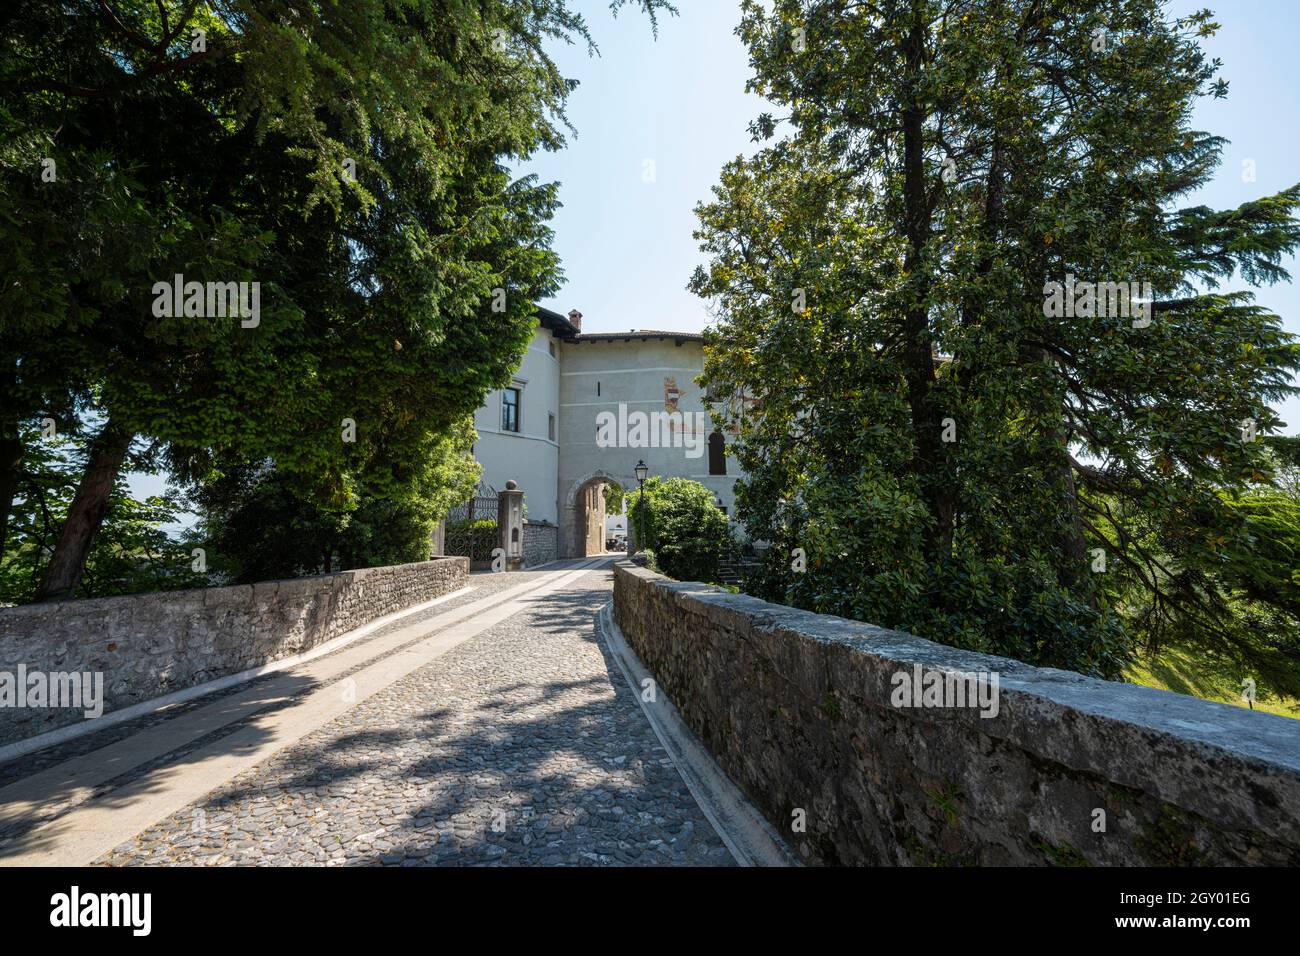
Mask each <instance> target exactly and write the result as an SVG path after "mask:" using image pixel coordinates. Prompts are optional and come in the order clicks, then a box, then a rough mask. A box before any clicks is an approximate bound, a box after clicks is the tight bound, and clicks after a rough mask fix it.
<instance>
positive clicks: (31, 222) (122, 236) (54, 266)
mask: <svg viewBox="0 0 1300 956" xmlns="http://www.w3.org/2000/svg"><path fill="white" fill-rule="evenodd" d="M625 2H626V0H615V2H614V3H612V4H611V7H612V9H614V10H615V11H617V10H618V9H619V8H621V7H622V6H624V4H625ZM636 5H637V6H639V7H640V8H642V9H643V10H645V11H647V12H648V13H649V14H650V16H651V19H652V22H653V20H654V17H655V15H656V13H657V12H663V11H671V9H672V8H671V6H670V5H669V4H667V3H666V2H664V0H638V3H637V4H636ZM4 26H5V36H6V42H5V45H4V47H3V48H0V86H2V87H3V88H4V89H5V90H6V91H8V92H7V94H6V97H5V101H4V103H3V110H2V111H0V139H2V140H3V141H5V142H6V143H7V144H9V145H7V146H6V148H5V151H4V153H3V155H2V156H0V176H3V177H4V183H3V185H4V188H3V189H0V226H2V228H3V229H4V233H3V234H2V235H0V243H2V244H3V251H4V252H5V253H6V258H8V257H9V256H10V255H12V256H13V257H14V258H15V259H16V261H17V262H18V264H19V275H20V277H21V278H22V280H23V281H22V285H23V287H24V288H25V289H35V290H37V291H36V294H35V295H34V296H33V299H34V301H32V302H30V303H29V302H27V301H26V300H25V299H24V298H23V297H21V296H18V295H16V294H13V293H10V292H6V293H5V295H4V296H3V297H0V306H2V307H3V308H4V312H3V314H0V360H2V361H3V363H4V366H3V368H0V389H4V390H5V391H4V394H2V395H0V407H3V408H4V409H5V410H6V413H9V412H10V410H11V409H12V410H13V415H12V417H11V418H9V419H7V420H5V421H3V422H0V425H3V428H0V439H3V442H4V444H3V447H0V474H2V475H3V476H4V481H3V482H2V483H0V499H4V496H5V495H6V494H7V491H6V488H7V487H8V486H9V485H11V484H12V482H13V481H14V480H15V476H16V474H17V468H18V467H19V466H18V464H17V462H19V461H20V459H21V454H22V449H21V448H20V447H18V446H17V445H16V444H15V442H14V436H15V435H16V434H17V430H16V426H14V424H13V423H14V422H15V421H21V420H24V419H27V418H30V417H33V416H35V415H37V414H38V413H39V412H41V411H43V410H45V409H46V406H47V404H48V403H49V402H51V401H54V400H56V399H59V398H61V397H63V396H68V395H72V396H74V397H75V399H76V401H79V402H81V403H82V405H81V407H82V408H83V409H86V408H88V409H89V410H90V411H91V412H92V413H93V418H94V420H95V421H96V422H98V423H100V424H99V425H98V427H97V433H96V435H95V438H94V441H93V442H92V445H91V453H90V455H89V458H88V461H87V468H86V471H85V474H84V475H83V479H82V481H81V482H80V483H79V485H78V488H77V492H76V493H75V495H74V497H73V500H72V502H71V504H70V506H69V509H68V514H67V519H66V520H65V522H64V525H63V527H62V530H61V532H60V536H59V539H58V541H57V542H56V544H55V547H54V552H53V555H52V557H51V560H50V563H49V567H48V568H47V570H46V572H45V576H44V581H43V583H42V586H41V588H40V594H41V596H42V597H47V598H48V597H57V596H64V595H68V594H71V593H72V592H73V591H74V590H75V589H76V586H77V583H78V579H79V576H80V573H81V569H82V568H83V567H84V564H85V559H86V556H87V555H88V554H89V552H90V550H91V548H92V547H93V543H94V538H95V535H96V533H97V531H98V529H99V527H100V524H101V523H102V521H103V518H104V515H105V514H106V508H107V504H106V503H107V501H108V498H109V497H110V495H111V488H112V487H113V482H114V479H115V476H116V475H117V474H118V473H119V472H120V471H121V469H122V465H123V462H124V461H125V460H126V458H127V456H128V453H129V451H130V449H131V447H132V444H133V442H134V441H135V440H136V439H137V437H138V438H142V439H144V440H145V441H147V442H149V443H151V444H154V445H156V446H157V447H158V448H159V449H160V450H161V451H163V452H165V454H166V456H167V464H168V466H169V467H170V469H171V470H172V471H173V473H175V474H176V475H178V476H179V477H180V478H181V479H182V480H187V481H192V480H196V479H198V478H199V477H201V476H203V475H206V474H208V473H210V472H211V471H213V469H214V468H220V467H227V466H229V464H230V463H231V462H241V461H242V462H260V461H264V460H268V459H269V460H273V461H274V462H275V466H276V468H277V470H279V471H281V472H283V473H284V474H285V475H286V476H288V477H289V478H290V480H291V481H292V482H293V483H294V484H295V494H296V495H298V497H300V498H303V499H304V500H305V499H310V500H312V501H314V502H316V503H317V504H319V505H320V506H321V507H323V508H327V509H335V510H347V509H348V508H351V507H354V506H355V505H356V503H357V502H358V501H359V500H361V499H362V498H363V497H367V496H368V497H379V498H383V497H387V498H391V499H393V500H394V501H397V500H401V499H404V498H410V499H412V500H414V498H418V497H419V495H420V492H419V491H418V484H419V475H420V474H421V473H422V457H421V456H422V455H423V454H424V453H425V452H426V451H427V450H428V448H429V447H430V446H431V444H433V443H435V442H437V441H438V440H440V438H441V437H442V436H443V435H445V434H446V433H447V432H448V431H449V430H450V429H451V428H452V427H453V425H454V423H456V422H458V421H460V420H461V419H463V418H464V416H465V415H466V414H468V413H470V412H472V410H473V409H474V408H476V407H477V406H478V404H479V403H480V402H481V400H482V398H483V396H484V394H485V393H486V391H487V390H488V389H489V388H491V387H493V386H496V385H500V384H501V383H502V382H504V380H505V379H506V377H507V376H508V375H509V373H510V370H511V369H512V368H513V367H514V366H515V365H516V364H517V361H518V359H519V358H520V357H521V355H522V353H523V350H524V349H525V348H526V344H527V341H528V339H529V336H530V334H531V329H532V326H533V323H534V321H535V320H534V316H533V306H532V302H533V301H534V300H535V299H536V298H537V297H539V296H544V295H546V294H549V293H550V292H552V291H554V289H555V288H556V287H557V283H558V280H559V271H558V264H557V261H556V257H555V255H554V254H553V253H552V252H551V251H550V249H549V243H550V231H549V229H548V227H547V226H546V221H547V219H548V218H549V217H550V215H551V213H552V212H553V210H554V207H555V189H554V186H553V185H546V184H539V183H537V182H535V181H533V180H532V179H531V178H524V179H520V180H513V181H512V179H511V177H510V175H509V173H508V172H507V170H506V168H505V161H508V160H511V159H518V158H523V157H527V156H529V155H530V154H532V153H533V152H534V151H535V150H538V149H554V148H559V147H560V146H561V145H562V144H563V142H564V138H563V135H562V128H563V126H564V124H565V120H564V112H563V108H564V103H565V100H566V97H567V95H568V93H569V92H570V90H571V88H572V84H571V83H570V82H569V81H567V80H565V79H564V78H563V77H562V76H561V74H560V73H559V71H558V69H557V68H556V66H555V64H554V63H553V62H552V61H551V60H550V59H549V57H548V56H547V55H546V53H545V51H544V49H543V41H545V40H551V39H559V40H569V39H572V38H574V37H577V38H579V39H583V40H587V41H588V42H590V40H589V36H588V32H587V27H586V24H585V22H584V21H583V19H582V18H581V17H580V16H579V15H577V14H575V13H573V12H572V11H571V10H569V9H568V7H567V5H566V4H565V2H564V0H528V2H522V0H490V2H484V3H477V4H453V5H451V6H450V7H448V5H446V4H444V3H441V2H436V0H416V2H412V3H407V4H403V5H401V6H400V7H395V6H393V5H392V4H390V3H387V2H384V0H356V2H351V3H348V4H346V5H342V6H340V5H338V4H332V3H305V4H304V3H296V2H287V0H272V2H260V0H259V2H252V0H229V2H216V3H210V4H194V3H187V2H181V0H162V2H152V0H123V2H120V3H116V4H105V3H99V2H93V0H72V2H70V3H66V4H60V5H56V6H52V5H49V4H45V3H40V2H36V0H19V2H17V3H15V4H11V5H10V8H9V9H8V11H7V19H6V21H5V23H4ZM46 160H49V161H51V162H52V163H53V167H47V165H46V163H45V161H46ZM48 168H54V169H56V170H57V175H56V177H55V178H53V179H47V178H46V176H45V175H44V174H45V172H46V170H47V169H48ZM175 275H182V276H184V277H185V279H186V281H199V282H223V283H225V282H248V283H254V282H256V283H260V289H261V303H260V315H259V316H257V317H255V321H251V322H250V321H245V320H247V319H248V318H249V317H248V316H243V315H241V316H240V317H237V318H232V317H231V316H228V315H226V316H213V315H210V314H205V315H202V316H197V315H179V316H177V315H166V314H162V315H160V314H158V312H157V310H156V306H157V305H158V299H157V292H156V291H155V284H156V283H158V282H160V281H164V282H165V281H168V280H171V279H172V277H173V276H175ZM33 332H36V333H38V335H39V338H38V341H37V343H36V344H33V336H32V333H33ZM46 353H48V358H47V357H46ZM34 356H39V357H41V358H42V361H39V362H37V361H33V357H34ZM29 369H30V370H32V371H33V372H34V371H38V370H48V371H50V373H51V374H50V377H49V378H48V379H47V378H44V377H39V378H38V377H35V376H33V375H32V374H29ZM5 500H9V499H4V500H0V505H3V504H5ZM0 517H3V516H0Z"/></svg>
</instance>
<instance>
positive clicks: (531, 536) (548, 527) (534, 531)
mask: <svg viewBox="0 0 1300 956" xmlns="http://www.w3.org/2000/svg"><path fill="white" fill-rule="evenodd" d="M559 556H560V529H559V527H558V526H556V525H553V524H544V523H536V524H534V523H533V522H528V523H527V524H525V525H524V566H525V567H529V568H532V567H536V566H537V565H539V564H546V563H547V562H548V561H554V560H556V559H557V558H559Z"/></svg>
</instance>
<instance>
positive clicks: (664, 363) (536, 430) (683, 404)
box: [474, 308, 737, 564]
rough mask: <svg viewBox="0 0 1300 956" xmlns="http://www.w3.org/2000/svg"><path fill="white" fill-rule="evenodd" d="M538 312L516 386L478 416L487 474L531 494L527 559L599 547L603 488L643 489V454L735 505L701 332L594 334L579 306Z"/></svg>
mask: <svg viewBox="0 0 1300 956" xmlns="http://www.w3.org/2000/svg"><path fill="white" fill-rule="evenodd" d="M538 320H539V322H538V328H537V331H536V333H535V334H534V335H533V339H532V342H531V343H529V346H528V351H527V352H526V353H525V355H524V358H523V361H522V362H520V364H519V367H518V369H517V370H516V371H515V373H514V376H513V378H512V380H511V382H510V384H509V385H508V386H506V387H505V388H501V389H497V390H495V391H493V392H490V393H489V394H488V396H487V400H486V401H485V402H484V404H483V406H482V407H481V408H480V409H479V410H478V412H477V413H476V414H475V417H474V424H475V426H476V427H477V429H478V435H479V437H478V441H477V443H476V444H475V446H474V455H475V457H476V458H477V459H478V461H479V462H480V463H481V464H482V465H483V479H482V480H483V482H484V483H485V484H486V485H488V486H490V487H492V488H494V489H498V490H499V489H501V488H504V487H505V483H506V481H507V480H509V479H513V480H514V481H516V482H517V483H518V485H519V487H520V488H521V489H523V491H524V493H525V496H526V497H525V502H526V505H527V508H528V521H529V529H528V531H529V534H528V535H527V536H526V537H527V538H529V539H532V542H533V544H532V546H531V550H532V552H533V553H532V554H530V555H529V561H528V563H529V564H535V563H540V562H541V561H543V560H550V559H552V558H555V557H585V556H587V555H591V554H599V553H601V552H602V551H603V550H604V548H605V540H606V522H605V506H604V486H605V485H607V484H609V483H611V482H612V483H616V484H618V485H619V486H621V487H622V488H623V489H624V491H625V492H627V493H628V494H629V495H634V494H635V493H636V489H637V481H636V475H635V473H634V469H635V467H636V465H637V463H638V462H639V461H644V462H645V464H646V466H647V469H648V472H649V474H650V475H651V476H660V477H683V478H690V479H692V480H694V481H698V482H700V483H701V484H703V485H705V486H706V487H707V488H709V490H710V491H712V492H713V494H714V496H715V497H716V498H717V500H718V502H719V504H720V506H721V507H723V508H725V509H726V510H727V511H728V513H730V512H731V511H732V510H733V505H734V497H733V485H734V484H735V481H736V475H737V472H736V466H735V461H734V460H732V459H729V458H728V457H727V456H726V453H725V445H726V441H725V438H724V436H723V435H722V434H721V433H720V432H718V431H717V430H716V429H715V428H714V426H713V424H712V422H711V421H710V420H709V417H708V406H707V404H706V403H705V401H704V398H705V396H704V395H703V392H702V389H701V388H700V386H698V385H696V384H695V378H696V376H698V375H699V374H700V373H701V372H702V371H703V369H704V337H703V336H702V335H700V334H699V333H694V332H663V331H647V330H638V331H633V332H598V333H584V332H583V331H582V313H580V312H578V311H576V310H575V311H572V312H570V313H569V314H568V316H563V315H560V314H559V313H556V312H552V311H550V310H549V309H541V308H539V309H538ZM634 523H635V522H630V524H634ZM628 534H629V537H630V539H632V540H633V541H634V540H635V528H631V527H629V528H628Z"/></svg>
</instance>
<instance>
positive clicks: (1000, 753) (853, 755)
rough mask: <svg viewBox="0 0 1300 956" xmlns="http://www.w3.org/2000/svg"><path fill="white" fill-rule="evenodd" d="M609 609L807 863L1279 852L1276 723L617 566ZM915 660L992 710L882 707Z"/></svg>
mask: <svg viewBox="0 0 1300 956" xmlns="http://www.w3.org/2000/svg"><path fill="white" fill-rule="evenodd" d="M614 616H615V620H616V621H617V622H618V625H619V627H620V628H621V630H622V632H623V634H624V636H625V637H626V639H627V641H628V643H629V645H630V646H631V647H632V648H633V649H634V650H635V651H636V653H637V654H638V655H639V656H640V658H641V660H642V661H643V662H644V663H645V666H646V667H647V668H648V669H649V671H650V672H651V673H652V674H654V675H655V679H656V680H657V682H658V684H659V687H660V688H661V689H662V691H663V692H664V694H666V695H667V697H668V699H670V700H671V701H672V703H673V704H674V705H675V706H676V707H677V709H678V710H679V712H680V713H681V715H682V718H683V719H684V720H685V721H686V723H687V724H688V725H689V726H690V727H691V728H692V730H693V731H694V732H695V733H696V734H697V735H698V736H699V737H700V739H701V740H702V741H703V743H704V744H705V745H706V746H707V747H708V748H709V749H710V750H711V751H712V753H713V755H714V757H715V758H716V759H717V761H718V763H719V765H720V766H721V767H722V769H723V770H724V771H725V772H726V773H727V774H728V775H729V776H730V777H731V779H732V780H733V781H734V782H735V783H736V784H737V785H738V786H739V787H740V788H741V789H742V790H744V791H745V793H746V794H747V795H748V796H749V798H750V799H751V800H752V801H753V802H754V804H755V806H757V807H758V808H759V809H760V810H761V811H762V812H763V813H764V814H765V815H766V816H767V817H768V819H769V820H770V821H771V822H772V824H773V825H774V826H775V827H776V828H777V830H778V832H781V833H782V834H784V836H785V837H786V839H787V841H788V842H789V843H790V845H791V846H792V847H794V848H795V850H796V852H798V853H799V854H800V855H801V857H802V858H803V859H805V860H806V861H807V862H809V863H824V864H857V865H975V864H978V865H1022V864H1031V865H1032V864H1048V865H1085V866H1086V865H1133V864H1142V865H1170V866H1193V865H1289V866H1297V865H1300V722H1297V721H1295V720H1291V719H1289V718H1286V717H1279V716H1275V715H1272V714H1266V713H1262V712H1252V711H1249V710H1246V709H1242V708H1237V707H1231V706H1228V705H1225V704H1217V703H1211V702H1208V701H1203V700H1198V699H1195V698H1191V697H1186V696H1183V695H1179V694H1173V693H1169V692H1166V691H1159V690H1153V689H1150V688H1145V687H1139V686H1135V685H1130V684H1119V683H1110V682H1107V681H1100V680H1094V679H1091V678H1088V677H1083V676H1081V675H1079V674H1075V673H1071V672H1067V671H1061V670H1053V669H1048V668H1040V667H1032V666H1030V665H1027V664H1023V663H1020V662H1018V661H1012V660H1008V659H1006V658H999V657H991V656H988V655H984V654H975V653H970V652H967V651H961V650H957V649H954V648H950V647H945V646H943V645H940V644H935V643H933V642H931V641H927V640H923V639H921V638H918V637H915V636H913V635H910V634H904V633H901V632H898V631H888V630H883V629H881V628H877V627H873V626H871V625H868V624H863V623H860V622H856V621H849V620H845V619H843V618H838V617H831V616H829V615H820V614H812V613H809V612H806V611H799V610H795V609H792V608H787V607H783V606H781V605H776V604H769V603H767V602H765V601H760V600H758V599H756V598H752V597H749V596H747V595H736V594H731V593H729V592H725V591H721V590H719V589H717V588H713V587H709V586H706V585H702V584H688V583H679V582H675V581H671V580H669V579H667V578H664V577H662V576H661V575H658V574H654V573H652V572H650V571H647V570H645V569H643V568H639V567H635V566H633V565H632V564H630V563H629V562H620V563H619V564H618V566H617V567H616V571H615V579H614ZM917 665H919V666H920V668H921V672H920V673H921V674H929V673H931V672H934V671H939V672H942V673H962V672H965V673H971V672H973V673H980V672H984V673H996V674H997V675H999V677H998V679H999V689H1000V693H999V696H998V704H999V706H998V710H997V715H996V716H993V717H982V716H980V712H979V711H978V710H977V709H974V708H970V707H951V706H949V707H931V708H924V707H923V708H911V707H896V706H894V703H895V702H896V699H895V696H894V695H895V688H896V687H897V686H898V682H897V679H896V678H895V676H894V675H896V674H899V673H904V674H907V673H913V674H914V673H916V671H915V668H916V666H917ZM990 710H991V708H990ZM799 811H803V819H804V820H805V821H806V829H805V831H804V832H798V831H797V830H796V829H795V828H794V825H795V823H796V821H797V820H798V819H799V817H800V814H799ZM1097 811H1102V812H1103V813H1104V817H1103V816H1102V815H1101V814H1099V813H1098V812H1097ZM1103 822H1104V832H1101V831H1100V829H1099V826H1100V825H1101V824H1102V823H1103Z"/></svg>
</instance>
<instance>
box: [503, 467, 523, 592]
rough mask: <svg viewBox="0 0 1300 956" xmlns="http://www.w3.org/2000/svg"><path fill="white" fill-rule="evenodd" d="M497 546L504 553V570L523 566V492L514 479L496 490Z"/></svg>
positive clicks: (516, 569)
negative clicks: (502, 489) (501, 489)
mask: <svg viewBox="0 0 1300 956" xmlns="http://www.w3.org/2000/svg"><path fill="white" fill-rule="evenodd" d="M497 496H498V502H497V535H498V539H497V547H499V548H501V550H503V551H504V552H505V553H506V570H507V571H519V570H521V569H522V568H523V566H524V493H523V492H522V491H520V490H519V486H518V485H517V484H515V482H514V480H513V479H511V480H510V481H507V482H506V488H505V491H499V492H497Z"/></svg>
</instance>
